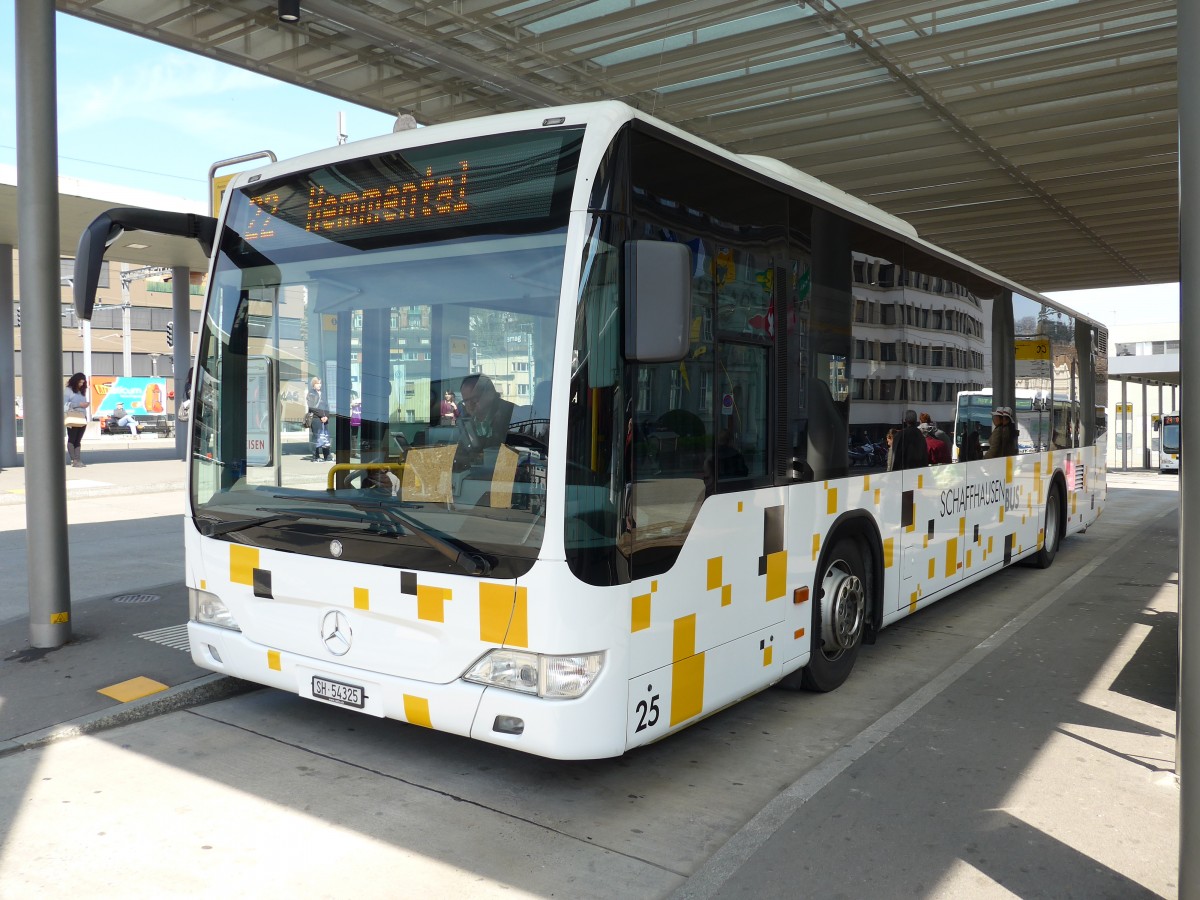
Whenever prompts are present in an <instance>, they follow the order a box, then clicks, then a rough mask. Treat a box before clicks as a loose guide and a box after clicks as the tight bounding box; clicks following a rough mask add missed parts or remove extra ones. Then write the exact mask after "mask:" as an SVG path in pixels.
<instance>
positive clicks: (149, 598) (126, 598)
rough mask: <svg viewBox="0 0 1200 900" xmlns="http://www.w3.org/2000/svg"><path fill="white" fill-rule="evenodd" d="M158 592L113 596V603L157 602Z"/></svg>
mask: <svg viewBox="0 0 1200 900" xmlns="http://www.w3.org/2000/svg"><path fill="white" fill-rule="evenodd" d="M158 599H159V597H158V594H120V595H118V596H116V597H113V598H112V602H113V603H156V602H158Z"/></svg>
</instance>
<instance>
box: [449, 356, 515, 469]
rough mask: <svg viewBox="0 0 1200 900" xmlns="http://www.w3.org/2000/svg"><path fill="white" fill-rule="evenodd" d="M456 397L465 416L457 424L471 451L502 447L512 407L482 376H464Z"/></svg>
mask: <svg viewBox="0 0 1200 900" xmlns="http://www.w3.org/2000/svg"><path fill="white" fill-rule="evenodd" d="M460 393H461V394H462V401H463V409H464V410H465V411H466V413H467V416H465V417H463V418H461V419H460V420H459V421H460V422H461V423H462V425H463V428H464V429H465V431H466V434H467V439H468V441H469V442H470V446H471V449H472V450H481V449H483V448H484V447H498V446H500V445H501V444H503V443H504V437H505V435H506V434H508V424H509V422H510V421H511V420H512V415H513V410H514V409H515V408H516V407H515V406H514V405H513V404H512V403H509V402H508V401H507V400H505V399H503V398H502V397H501V396H500V395H499V394H498V393H497V392H496V386H495V385H494V384H492V380H491V379H490V378H488V377H487V376H486V375H468V376H467V377H466V378H464V379H463V380H462V387H461V388H460Z"/></svg>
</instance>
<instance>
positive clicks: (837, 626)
mask: <svg viewBox="0 0 1200 900" xmlns="http://www.w3.org/2000/svg"><path fill="white" fill-rule="evenodd" d="M823 587H824V592H823V596H822V597H821V643H822V644H823V645H824V647H825V649H826V650H828V651H831V652H840V651H842V650H848V649H849V648H851V647H853V646H854V644H855V642H856V641H857V640H858V637H859V633H860V632H861V631H862V627H863V621H864V619H865V617H866V609H867V592H866V590H865V588H864V587H863V583H862V579H860V578H859V577H858V576H857V575H855V574H854V573H853V572H849V571H847V570H846V569H845V568H843V564H842V563H840V562H835V563H834V564H833V565H831V566H830V567H829V571H828V572H827V573H826V575H825V582H824V585H823Z"/></svg>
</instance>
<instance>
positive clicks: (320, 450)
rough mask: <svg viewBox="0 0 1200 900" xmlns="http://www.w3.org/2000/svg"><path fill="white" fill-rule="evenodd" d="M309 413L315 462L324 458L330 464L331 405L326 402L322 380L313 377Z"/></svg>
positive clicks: (309, 427) (307, 400)
mask: <svg viewBox="0 0 1200 900" xmlns="http://www.w3.org/2000/svg"><path fill="white" fill-rule="evenodd" d="M305 400H306V402H307V403H308V413H309V416H311V419H310V420H309V423H308V434H309V438H310V439H311V441H312V448H313V455H312V461H313V462H320V461H321V458H322V456H323V457H324V458H325V462H329V445H330V441H329V404H328V403H327V402H326V400H325V391H324V390H323V388H322V386H321V379H320V378H318V377H316V376H315V375H314V376H313V380H312V382H311V387H310V390H309V392H308V396H307V397H306V398H305Z"/></svg>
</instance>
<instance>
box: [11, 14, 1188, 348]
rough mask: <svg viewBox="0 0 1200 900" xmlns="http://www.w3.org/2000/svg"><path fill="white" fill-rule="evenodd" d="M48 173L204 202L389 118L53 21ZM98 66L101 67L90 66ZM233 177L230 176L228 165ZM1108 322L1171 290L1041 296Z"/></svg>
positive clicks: (1153, 307)
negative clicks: (255, 159)
mask: <svg viewBox="0 0 1200 900" xmlns="http://www.w3.org/2000/svg"><path fill="white" fill-rule="evenodd" d="M13 3H14V0H0V164H7V165H10V166H15V165H16V164H17V149H16V148H17V140H16V67H15V61H14V53H15V51H14V48H13V33H14V31H15V20H14V7H13ZM56 27H57V31H58V34H57V39H58V153H59V157H58V167H59V174H60V175H65V176H68V177H72V178H80V179H84V180H87V181H97V182H102V183H104V184H112V185H121V186H128V187H136V188H140V189H142V190H149V191H155V192H157V193H161V194H169V195H171V196H175V197H184V198H187V199H189V200H193V201H200V202H203V203H205V204H207V202H208V169H209V166H211V165H212V164H213V163H214V162H216V161H217V160H221V159H228V158H230V157H234V156H241V155H243V154H246V153H253V152H256V151H259V150H271V151H274V153H275V154H276V156H278V157H279V158H280V159H287V158H288V157H292V156H297V155H299V154H301V153H308V152H310V151H312V150H318V149H321V148H323V147H329V146H332V145H333V144H336V143H337V139H338V113H339V112H341V113H344V115H345V121H346V131H347V134H348V136H349V139H350V140H359V139H362V138H367V137H374V136H375V135H379V134H387V133H389V132H391V130H392V122H393V120H394V116H392V115H390V114H384V113H380V112H376V111H374V110H370V109H366V108H365V107H361V106H355V105H353V104H350V103H346V102H344V101H341V100H337V99H334V98H332V97H326V96H325V95H323V94H318V93H316V92H314V91H309V90H306V89H304V88H300V87H295V86H291V85H287V84H284V83H283V82H281V81H275V80H273V79H270V78H266V77H264V76H262V75H258V74H255V73H253V72H247V71H244V70H242V69H238V68H235V67H233V66H228V65H225V64H223V63H219V62H216V61H214V60H211V59H207V58H205V57H201V56H197V55H195V54H191V53H186V52H184V51H182V50H176V49H174V48H172V47H168V46H166V45H165V44H158V43H155V42H154V41H150V40H146V39H144V38H137V37H134V36H132V35H127V34H125V33H124V32H121V31H118V30H116V29H114V28H107V27H104V26H102V25H94V24H92V23H90V22H86V21H84V20H82V19H78V18H75V17H74V16H68V15H64V14H62V13H59V14H57V17H56ZM100 61H102V62H100ZM231 171H232V170H231ZM1049 296H1050V297H1051V299H1054V300H1058V301H1061V302H1062V303H1065V304H1066V305H1068V306H1070V307H1071V308H1072V309H1074V310H1075V311H1076V312H1080V313H1083V314H1084V315H1087V316H1090V317H1091V318H1093V319H1095V320H1097V321H1099V322H1103V323H1104V324H1106V325H1108V326H1109V327H1110V328H1111V327H1112V326H1114V325H1129V324H1159V323H1165V322H1178V321H1179V286H1178V285H1175V284H1170V285H1151V286H1149V287H1138V288H1110V289H1107V290H1100V291H1071V292H1062V293H1054V294H1050V295H1049Z"/></svg>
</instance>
